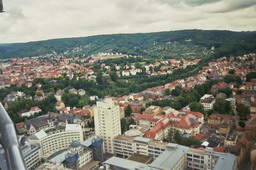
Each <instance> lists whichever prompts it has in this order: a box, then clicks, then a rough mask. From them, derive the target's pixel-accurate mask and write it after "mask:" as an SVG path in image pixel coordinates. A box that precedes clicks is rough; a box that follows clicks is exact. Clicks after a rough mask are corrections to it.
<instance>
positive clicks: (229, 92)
mask: <svg viewBox="0 0 256 170" xmlns="http://www.w3.org/2000/svg"><path fill="white" fill-rule="evenodd" d="M218 92H219V93H225V94H226V96H227V97H230V96H231V94H232V89H231V88H230V87H225V88H223V89H219V90H218Z"/></svg>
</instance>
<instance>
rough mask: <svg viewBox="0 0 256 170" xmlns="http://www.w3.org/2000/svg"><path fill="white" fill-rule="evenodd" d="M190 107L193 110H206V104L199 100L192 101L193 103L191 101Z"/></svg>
mask: <svg viewBox="0 0 256 170" xmlns="http://www.w3.org/2000/svg"><path fill="white" fill-rule="evenodd" d="M189 108H190V110H191V111H193V112H200V113H203V112H204V106H203V105H202V104H201V103H199V102H192V103H190V104H189Z"/></svg>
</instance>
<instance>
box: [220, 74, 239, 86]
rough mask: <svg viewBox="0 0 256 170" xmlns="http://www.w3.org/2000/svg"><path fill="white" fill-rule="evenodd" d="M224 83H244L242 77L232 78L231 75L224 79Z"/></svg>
mask: <svg viewBox="0 0 256 170" xmlns="http://www.w3.org/2000/svg"><path fill="white" fill-rule="evenodd" d="M224 81H225V82H226V83H231V82H232V83H237V84H239V85H241V84H242V83H243V81H242V79H241V78H240V77H238V76H230V75H226V76H225V77H224Z"/></svg>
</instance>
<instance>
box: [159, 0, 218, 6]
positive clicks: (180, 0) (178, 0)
mask: <svg viewBox="0 0 256 170" xmlns="http://www.w3.org/2000/svg"><path fill="white" fill-rule="evenodd" d="M157 1H159V2H164V3H168V4H170V5H181V4H187V5H189V6H201V5H205V4H212V3H216V2H219V1H222V0H157Z"/></svg>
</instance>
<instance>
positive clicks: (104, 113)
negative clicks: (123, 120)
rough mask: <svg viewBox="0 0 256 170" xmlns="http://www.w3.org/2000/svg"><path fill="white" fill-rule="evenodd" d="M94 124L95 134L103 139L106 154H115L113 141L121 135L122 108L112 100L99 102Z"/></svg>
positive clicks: (95, 109) (107, 99) (95, 111)
mask: <svg viewBox="0 0 256 170" xmlns="http://www.w3.org/2000/svg"><path fill="white" fill-rule="evenodd" d="M94 123H95V134H96V135H97V136H101V137H102V138H103V141H104V148H105V152H108V153H114V146H113V139H114V138H115V137H116V136H118V135H120V134H121V125H120V107H119V106H118V105H115V103H114V101H113V100H112V99H111V98H106V99H104V100H100V101H97V104H96V107H95V108H94Z"/></svg>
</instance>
